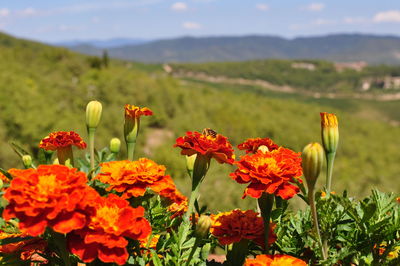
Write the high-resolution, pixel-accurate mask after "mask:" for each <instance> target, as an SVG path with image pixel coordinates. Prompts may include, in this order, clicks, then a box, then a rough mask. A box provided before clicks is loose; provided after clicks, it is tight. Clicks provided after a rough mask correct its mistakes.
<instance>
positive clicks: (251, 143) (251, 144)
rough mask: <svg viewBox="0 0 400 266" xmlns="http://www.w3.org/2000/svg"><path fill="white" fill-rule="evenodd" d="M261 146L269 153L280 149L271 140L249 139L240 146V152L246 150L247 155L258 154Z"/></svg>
mask: <svg viewBox="0 0 400 266" xmlns="http://www.w3.org/2000/svg"><path fill="white" fill-rule="evenodd" d="M260 146H266V147H267V148H268V150H269V151H273V150H276V149H278V148H279V146H278V145H277V144H275V142H273V141H272V139H270V138H255V139H247V140H246V141H245V142H243V143H241V144H239V145H238V149H239V150H245V151H246V153H256V152H257V150H258V148H259V147H260Z"/></svg>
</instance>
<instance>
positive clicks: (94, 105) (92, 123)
mask: <svg viewBox="0 0 400 266" xmlns="http://www.w3.org/2000/svg"><path fill="white" fill-rule="evenodd" d="M102 109H103V108H102V105H101V103H100V102H98V101H91V102H89V103H88V105H87V106H86V127H87V131H88V134H89V152H90V168H91V169H92V170H93V169H94V135H95V132H96V128H97V126H98V125H99V123H100V119H101V112H102Z"/></svg>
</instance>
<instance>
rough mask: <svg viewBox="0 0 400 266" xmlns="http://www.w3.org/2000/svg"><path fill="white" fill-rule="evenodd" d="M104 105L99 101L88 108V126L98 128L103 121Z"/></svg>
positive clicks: (93, 102) (89, 104)
mask: <svg viewBox="0 0 400 266" xmlns="http://www.w3.org/2000/svg"><path fill="white" fill-rule="evenodd" d="M101 111H102V105H101V103H100V102H98V101H91V102H89V103H88V105H87V106H86V126H87V127H88V128H97V126H98V125H99V123H100V119H101Z"/></svg>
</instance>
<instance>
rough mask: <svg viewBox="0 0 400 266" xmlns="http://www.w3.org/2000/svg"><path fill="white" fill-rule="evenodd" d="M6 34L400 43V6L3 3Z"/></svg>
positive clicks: (258, 0)
mask: <svg viewBox="0 0 400 266" xmlns="http://www.w3.org/2000/svg"><path fill="white" fill-rule="evenodd" d="M0 31H5V32H7V33H10V34H13V35H16V36H20V37H25V38H30V39H36V40H41V41H49V42H57V41H65V40H76V39H82V40H85V39H110V38H115V37H128V38H139V39H156V38H172V37H177V36H183V35H191V36H210V35H211V36H215V35H247V34H268V35H279V36H284V37H295V36H309V35H323V34H329V33H339V32H340V33H341V32H359V33H375V34H391V35H399V36H400V0H346V1H345V0H325V1H318V0H316V1H302V0H297V1H296V0H178V1H176V0H175V1H169V0H116V1H112V0H70V1H66V0H3V1H1V2H0Z"/></svg>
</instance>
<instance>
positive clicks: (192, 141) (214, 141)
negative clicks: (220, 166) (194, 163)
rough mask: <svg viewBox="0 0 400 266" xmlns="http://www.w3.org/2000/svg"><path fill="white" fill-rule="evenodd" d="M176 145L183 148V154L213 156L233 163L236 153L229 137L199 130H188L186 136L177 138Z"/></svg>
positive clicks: (220, 160)
mask: <svg viewBox="0 0 400 266" xmlns="http://www.w3.org/2000/svg"><path fill="white" fill-rule="evenodd" d="M174 147H180V148H181V149H182V151H181V154H182V155H188V156H190V155H193V154H201V155H204V156H208V157H209V158H211V157H213V158H214V159H215V160H217V161H218V162H219V163H228V164H232V163H233V162H234V160H235V159H234V158H235V155H234V154H233V148H232V145H231V144H230V143H229V141H228V139H227V138H226V137H224V136H222V135H220V134H215V135H214V134H210V135H207V134H201V133H199V132H196V131H195V132H190V131H188V132H186V136H183V137H179V138H177V139H176V143H175V145H174Z"/></svg>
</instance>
